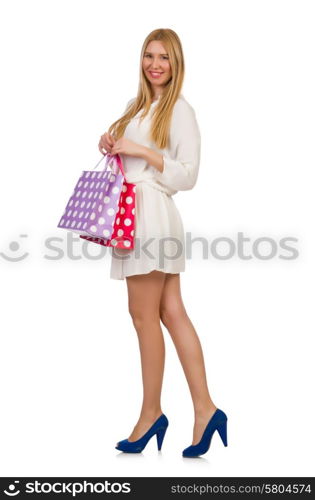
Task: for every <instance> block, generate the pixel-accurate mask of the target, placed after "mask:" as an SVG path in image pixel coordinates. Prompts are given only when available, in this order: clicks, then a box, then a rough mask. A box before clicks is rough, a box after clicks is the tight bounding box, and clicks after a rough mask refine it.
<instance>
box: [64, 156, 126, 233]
mask: <svg viewBox="0 0 315 500" xmlns="http://www.w3.org/2000/svg"><path fill="white" fill-rule="evenodd" d="M104 159H105V167H104V170H102V171H95V168H96V167H97V166H98V165H99V164H100V163H101V161H102V160H104ZM110 167H112V168H110ZM117 167H118V168H117ZM124 180H125V172H124V169H123V163H122V160H121V157H120V156H119V154H116V155H111V154H109V153H107V154H105V155H104V156H103V157H102V158H101V159H100V161H99V162H98V163H97V164H96V165H95V167H94V168H93V169H92V170H83V172H82V175H81V176H80V178H79V180H78V182H77V184H76V186H75V188H74V191H73V193H72V195H71V197H70V199H69V201H68V203H67V206H66V208H65V210H64V212H63V215H62V217H61V219H60V221H59V223H58V226H57V227H60V228H62V229H67V230H68V231H73V232H75V233H79V234H83V235H86V236H95V237H100V238H101V237H103V238H106V239H108V238H111V236H112V233H113V230H114V223H115V218H116V214H117V212H118V210H119V200H120V195H121V192H122V188H123V183H124Z"/></svg>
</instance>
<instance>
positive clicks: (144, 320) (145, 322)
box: [129, 307, 160, 330]
mask: <svg viewBox="0 0 315 500" xmlns="http://www.w3.org/2000/svg"><path fill="white" fill-rule="evenodd" d="M129 314H130V316H131V319H132V322H133V324H134V326H135V328H136V329H137V330H139V329H141V328H146V327H148V326H152V324H153V323H157V324H159V323H160V317H159V313H158V311H156V312H154V311H148V310H143V309H139V308H134V307H129Z"/></svg>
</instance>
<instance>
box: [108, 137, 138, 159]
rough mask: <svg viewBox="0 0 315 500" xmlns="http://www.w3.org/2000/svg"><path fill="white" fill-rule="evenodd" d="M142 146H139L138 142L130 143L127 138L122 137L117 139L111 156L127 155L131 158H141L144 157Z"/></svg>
mask: <svg viewBox="0 0 315 500" xmlns="http://www.w3.org/2000/svg"><path fill="white" fill-rule="evenodd" d="M142 149H143V148H142V146H141V144H137V143H136V142H133V141H130V140H129V139H126V138H125V137H121V138H120V139H117V141H116V142H115V144H114V146H113V147H112V151H111V154H112V155H115V154H119V153H122V154H125V155H129V156H140V157H141V155H142Z"/></svg>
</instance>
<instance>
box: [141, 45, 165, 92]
mask: <svg viewBox="0 0 315 500" xmlns="http://www.w3.org/2000/svg"><path fill="white" fill-rule="evenodd" d="M142 68H143V71H144V73H145V75H146V77H147V79H148V80H149V82H150V83H151V85H152V88H153V90H154V92H155V95H159V94H160V93H161V92H160V91H159V90H158V89H159V88H160V89H161V90H162V87H164V85H166V83H167V82H168V81H169V79H170V78H171V76H172V70H171V66H170V61H169V55H168V54H167V52H166V50H165V48H164V45H163V44H162V43H161V42H158V41H157V40H152V42H150V43H148V45H147V47H146V49H145V52H144V55H143V61H142Z"/></svg>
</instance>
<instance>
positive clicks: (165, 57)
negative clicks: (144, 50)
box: [145, 54, 168, 60]
mask: <svg viewBox="0 0 315 500" xmlns="http://www.w3.org/2000/svg"><path fill="white" fill-rule="evenodd" d="M145 57H152V56H151V55H150V54H147V55H146V56H145ZM162 59H166V60H168V57H167V56H164V57H162Z"/></svg>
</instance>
